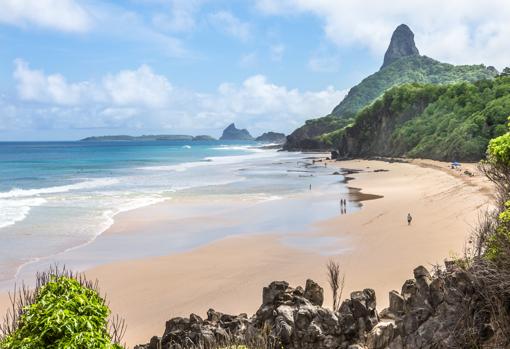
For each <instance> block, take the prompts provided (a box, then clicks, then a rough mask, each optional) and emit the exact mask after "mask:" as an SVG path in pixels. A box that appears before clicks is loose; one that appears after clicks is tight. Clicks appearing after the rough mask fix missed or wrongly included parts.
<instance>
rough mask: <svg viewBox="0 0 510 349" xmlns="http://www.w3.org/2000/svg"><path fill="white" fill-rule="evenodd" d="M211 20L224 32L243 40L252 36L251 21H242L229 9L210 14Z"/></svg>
mask: <svg viewBox="0 0 510 349" xmlns="http://www.w3.org/2000/svg"><path fill="white" fill-rule="evenodd" d="M209 21H210V22H211V24H212V25H213V26H215V27H216V28H218V29H219V30H221V31H222V32H224V33H226V34H228V35H230V36H232V37H235V38H237V39H240V40H242V41H246V40H248V39H249V38H250V36H251V30H250V25H249V23H247V22H243V21H241V20H240V19H239V18H237V17H236V16H234V15H233V14H232V13H230V12H228V11H218V12H215V13H213V14H211V15H209Z"/></svg>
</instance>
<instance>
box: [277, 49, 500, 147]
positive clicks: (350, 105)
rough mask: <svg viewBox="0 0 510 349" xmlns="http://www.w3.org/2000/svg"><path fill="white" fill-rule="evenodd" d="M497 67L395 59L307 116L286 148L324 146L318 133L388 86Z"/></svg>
mask: <svg viewBox="0 0 510 349" xmlns="http://www.w3.org/2000/svg"><path fill="white" fill-rule="evenodd" d="M496 75H497V71H496V70H495V69H493V68H487V67H485V66H484V65H461V66H455V65H451V64H447V63H441V62H438V61H436V60H434V59H432V58H429V57H426V56H408V57H403V58H400V59H398V60H397V61H395V62H393V63H392V64H390V65H388V66H387V67H385V68H383V69H382V70H380V71H378V72H376V73H375V74H372V75H370V76H369V77H367V78H365V79H364V80H363V81H362V82H360V83H359V84H358V85H356V86H354V87H353V88H352V89H351V90H350V91H349V93H348V94H347V96H346V97H345V98H344V99H343V100H342V102H341V103H340V104H339V105H338V106H336V107H335V109H334V110H333V111H332V113H331V114H330V115H328V116H326V117H323V118H318V119H314V120H309V121H307V122H306V123H305V125H303V126H302V127H300V128H298V129H297V130H295V131H294V132H293V133H292V134H291V135H290V136H289V137H288V138H287V144H286V149H289V150H290V149H327V148H328V145H326V144H323V143H321V142H320V141H319V138H318V136H320V135H322V134H325V133H329V132H332V131H335V130H338V129H340V128H342V127H345V126H346V125H348V124H350V123H351V122H352V121H353V120H354V116H355V115H356V113H357V112H358V111H360V110H361V109H362V108H363V107H366V106H367V105H369V104H370V103H372V102H373V101H374V100H376V99H377V98H379V97H381V95H382V94H383V93H384V92H385V91H387V90H388V89H390V88H392V87H395V86H399V85H402V84H406V83H424V84H451V83H456V82H461V81H470V82H472V81H477V80H482V79H489V78H493V77H494V76H496Z"/></svg>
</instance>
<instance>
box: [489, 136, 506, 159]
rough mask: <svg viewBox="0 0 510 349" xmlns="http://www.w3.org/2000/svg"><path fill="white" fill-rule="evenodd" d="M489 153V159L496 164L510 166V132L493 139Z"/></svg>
mask: <svg viewBox="0 0 510 349" xmlns="http://www.w3.org/2000/svg"><path fill="white" fill-rule="evenodd" d="M487 155H488V159H487V160H488V161H489V162H491V163H493V164H495V165H503V166H510V132H508V133H506V134H504V135H502V136H499V137H497V138H494V139H492V140H491V141H490V142H489V147H488V148H487Z"/></svg>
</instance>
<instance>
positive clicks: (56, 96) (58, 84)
mask: <svg viewBox="0 0 510 349" xmlns="http://www.w3.org/2000/svg"><path fill="white" fill-rule="evenodd" d="M14 63H15V66H16V68H15V70H14V78H15V79H16V81H17V82H18V84H17V90H18V94H19V96H20V98H21V99H24V100H32V101H38V102H51V103H55V104H62V105H74V104H78V103H81V102H82V101H83V98H84V96H86V95H90V94H93V91H94V89H93V87H92V86H90V84H89V83H88V82H79V83H74V84H70V83H68V82H67V81H66V79H65V78H64V77H63V76H62V75H60V74H52V75H45V74H44V72H42V71H40V70H32V69H30V67H29V66H28V64H27V63H26V62H24V61H22V60H19V59H17V60H16V61H15V62H14Z"/></svg>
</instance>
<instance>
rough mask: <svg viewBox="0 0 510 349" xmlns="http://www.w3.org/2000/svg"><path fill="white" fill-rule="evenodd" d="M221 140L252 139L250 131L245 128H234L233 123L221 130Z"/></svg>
mask: <svg viewBox="0 0 510 349" xmlns="http://www.w3.org/2000/svg"><path fill="white" fill-rule="evenodd" d="M220 140H222V141H252V140H253V137H252V136H251V134H250V132H248V130H246V129H239V128H236V125H235V124H234V123H231V124H230V125H228V127H227V128H226V129H224V130H223V135H222V136H221V137H220Z"/></svg>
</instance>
